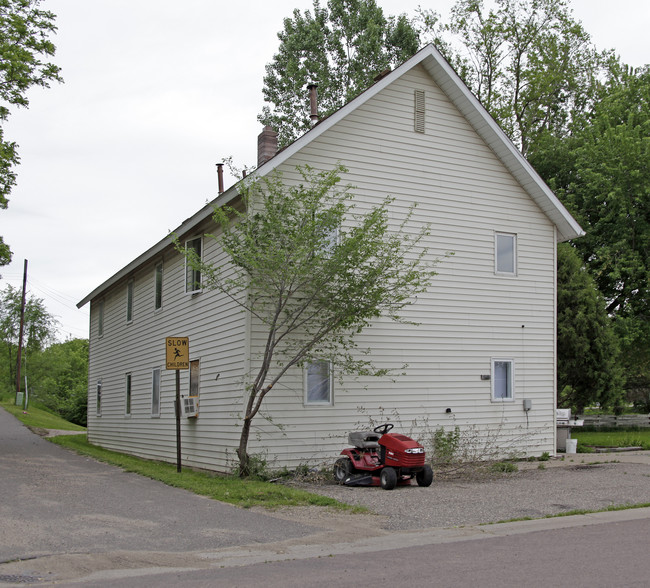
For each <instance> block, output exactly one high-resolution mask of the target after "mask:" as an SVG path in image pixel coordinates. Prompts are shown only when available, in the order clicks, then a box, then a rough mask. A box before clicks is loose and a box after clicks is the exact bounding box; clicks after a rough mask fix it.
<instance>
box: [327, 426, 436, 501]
mask: <svg viewBox="0 0 650 588" xmlns="http://www.w3.org/2000/svg"><path fill="white" fill-rule="evenodd" d="M392 428H393V425H392V423H386V424H385V425H380V426H378V427H375V429H374V430H373V431H355V432H353V433H349V434H348V441H349V442H350V445H354V447H351V448H348V449H344V450H343V451H341V455H342V456H343V457H339V458H338V459H337V460H336V463H335V464H334V478H335V479H336V481H337V482H338V483H339V484H345V485H346V486H381V487H382V488H383V489H384V490H392V489H393V488H395V486H397V485H398V484H399V485H400V486H410V485H411V480H412V479H413V478H415V480H416V481H417V483H418V486H431V482H433V470H432V469H431V466H430V465H428V464H426V463H425V457H426V456H425V454H424V447H422V445H420V444H419V443H418V442H417V441H413V439H411V438H410V437H407V436H406V435H400V434H399V433H389V432H388V431H390V430H391V429H392Z"/></svg>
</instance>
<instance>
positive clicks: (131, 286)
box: [126, 278, 135, 324]
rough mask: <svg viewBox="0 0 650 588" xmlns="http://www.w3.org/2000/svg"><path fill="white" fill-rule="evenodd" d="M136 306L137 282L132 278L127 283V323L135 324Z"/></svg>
mask: <svg viewBox="0 0 650 588" xmlns="http://www.w3.org/2000/svg"><path fill="white" fill-rule="evenodd" d="M134 305H135V280H134V279H133V278H131V279H130V280H129V281H128V282H127V283H126V322H127V324H129V323H132V322H133V307H134Z"/></svg>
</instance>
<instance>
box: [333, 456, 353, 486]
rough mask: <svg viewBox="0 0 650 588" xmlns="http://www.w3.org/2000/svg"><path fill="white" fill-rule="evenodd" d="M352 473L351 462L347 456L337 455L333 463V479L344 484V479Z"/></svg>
mask: <svg viewBox="0 0 650 588" xmlns="http://www.w3.org/2000/svg"><path fill="white" fill-rule="evenodd" d="M351 473H352V463H351V462H350V458H349V457H339V458H338V459H337V460H336V462H335V463H334V479H335V480H336V481H337V482H338V483H339V484H344V483H345V480H347V479H348V478H349V477H350V474H351Z"/></svg>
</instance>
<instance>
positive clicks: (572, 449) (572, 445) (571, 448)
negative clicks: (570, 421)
mask: <svg viewBox="0 0 650 588" xmlns="http://www.w3.org/2000/svg"><path fill="white" fill-rule="evenodd" d="M566 452H567V453H577V452H578V440H577V439H567V440H566Z"/></svg>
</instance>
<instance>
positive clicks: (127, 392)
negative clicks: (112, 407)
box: [124, 374, 131, 416]
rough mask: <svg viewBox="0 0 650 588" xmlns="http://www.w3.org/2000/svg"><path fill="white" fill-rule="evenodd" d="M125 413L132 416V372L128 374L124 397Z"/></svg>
mask: <svg viewBox="0 0 650 588" xmlns="http://www.w3.org/2000/svg"><path fill="white" fill-rule="evenodd" d="M124 414H125V415H126V416H131V374H126V390H125V398H124Z"/></svg>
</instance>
